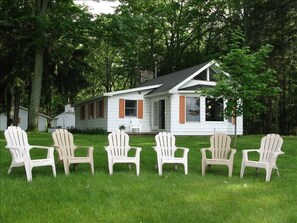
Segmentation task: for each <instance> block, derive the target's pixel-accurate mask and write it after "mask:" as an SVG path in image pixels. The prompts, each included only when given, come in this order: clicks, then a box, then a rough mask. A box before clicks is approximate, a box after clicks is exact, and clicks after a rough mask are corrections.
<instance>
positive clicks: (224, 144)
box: [201, 133, 236, 177]
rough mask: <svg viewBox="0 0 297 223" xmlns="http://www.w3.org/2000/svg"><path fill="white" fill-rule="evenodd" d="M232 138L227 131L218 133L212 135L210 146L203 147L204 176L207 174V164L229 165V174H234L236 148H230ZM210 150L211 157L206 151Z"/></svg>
mask: <svg viewBox="0 0 297 223" xmlns="http://www.w3.org/2000/svg"><path fill="white" fill-rule="evenodd" d="M230 143H231V138H230V136H228V135H226V134H225V133H216V134H214V135H213V136H211V137H210V147H209V148H202V149H201V153H202V176H204V175H205V169H206V166H207V165H223V166H227V167H228V170H229V171H228V176H229V177H231V176H232V171H233V160H234V155H235V153H236V149H232V148H230ZM207 151H210V153H211V158H207V155H206V152H207Z"/></svg>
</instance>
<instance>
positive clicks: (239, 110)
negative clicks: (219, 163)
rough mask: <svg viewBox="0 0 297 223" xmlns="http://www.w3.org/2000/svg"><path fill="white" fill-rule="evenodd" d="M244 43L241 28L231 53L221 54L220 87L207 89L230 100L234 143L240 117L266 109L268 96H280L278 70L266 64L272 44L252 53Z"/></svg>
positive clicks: (235, 36)
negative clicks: (277, 84)
mask: <svg viewBox="0 0 297 223" xmlns="http://www.w3.org/2000/svg"><path fill="white" fill-rule="evenodd" d="M243 43H244V37H243V34H242V32H241V31H238V30H237V31H236V32H234V33H233V43H232V44H230V49H231V50H230V52H229V53H228V54H226V55H224V56H222V57H221V61H220V69H221V70H222V72H221V73H220V74H219V75H218V76H217V77H216V80H217V84H216V86H215V87H214V88H210V89H205V90H204V91H203V93H204V94H206V95H207V96H211V97H221V98H223V99H224V100H226V101H227V104H226V108H225V113H224V115H225V117H230V116H232V118H234V119H235V128H234V135H235V141H234V146H236V135H237V132H236V131H237V129H236V117H238V116H241V115H243V114H244V116H249V115H251V114H254V113H259V112H260V111H263V110H265V109H266V108H267V104H266V100H267V98H269V97H273V96H276V95H277V94H278V92H279V88H278V87H276V86H275V84H276V78H275V75H276V72H275V71H274V70H272V69H269V68H268V67H267V65H266V59H267V58H268V54H269V52H271V50H272V47H271V46H270V45H265V46H262V47H260V49H259V50H258V51H256V52H252V51H251V50H250V48H249V47H248V46H243V47H242V45H243Z"/></svg>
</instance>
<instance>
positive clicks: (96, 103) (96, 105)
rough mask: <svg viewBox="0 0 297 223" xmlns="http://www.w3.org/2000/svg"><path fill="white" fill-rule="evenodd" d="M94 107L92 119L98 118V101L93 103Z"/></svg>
mask: <svg viewBox="0 0 297 223" xmlns="http://www.w3.org/2000/svg"><path fill="white" fill-rule="evenodd" d="M94 104H95V105H94V106H95V114H94V117H96V118H98V117H99V106H100V101H98V100H97V101H95V102H94Z"/></svg>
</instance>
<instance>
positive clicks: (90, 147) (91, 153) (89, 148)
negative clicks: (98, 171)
mask: <svg viewBox="0 0 297 223" xmlns="http://www.w3.org/2000/svg"><path fill="white" fill-rule="evenodd" d="M93 152H94V147H93V146H89V147H88V157H91V156H93Z"/></svg>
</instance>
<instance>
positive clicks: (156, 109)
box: [153, 99, 165, 130]
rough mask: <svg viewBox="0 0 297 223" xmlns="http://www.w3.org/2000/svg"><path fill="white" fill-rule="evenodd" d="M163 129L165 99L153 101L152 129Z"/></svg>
mask: <svg viewBox="0 0 297 223" xmlns="http://www.w3.org/2000/svg"><path fill="white" fill-rule="evenodd" d="M163 129H165V99H162V100H158V101H154V102H153V130H163Z"/></svg>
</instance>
